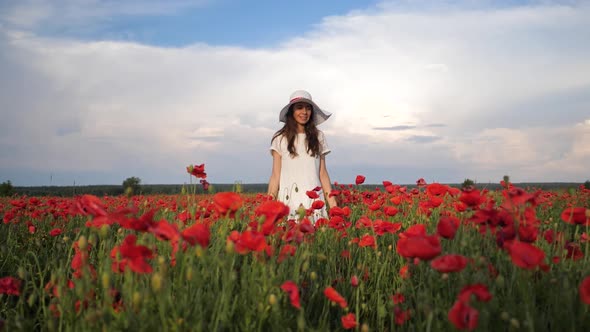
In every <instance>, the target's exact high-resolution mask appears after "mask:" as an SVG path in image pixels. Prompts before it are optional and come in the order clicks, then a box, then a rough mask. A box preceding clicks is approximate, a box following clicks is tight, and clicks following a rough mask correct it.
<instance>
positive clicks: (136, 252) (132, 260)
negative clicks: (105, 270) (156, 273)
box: [111, 234, 154, 273]
mask: <svg viewBox="0 0 590 332" xmlns="http://www.w3.org/2000/svg"><path fill="white" fill-rule="evenodd" d="M135 241H136V237H135V235H134V234H130V235H127V237H126V238H125V240H123V244H121V246H117V247H114V248H113V250H112V251H111V259H112V260H113V264H112V266H111V267H112V270H113V271H114V272H123V271H125V268H126V267H129V268H130V269H131V271H134V272H137V273H151V272H152V267H151V266H150V265H149V264H148V263H147V261H146V260H147V259H150V258H153V257H154V254H153V253H152V251H151V250H150V249H149V248H148V247H146V246H137V245H135ZM117 252H118V253H119V254H120V256H121V259H120V260H118V259H117Z"/></svg>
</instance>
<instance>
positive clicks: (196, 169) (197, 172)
mask: <svg viewBox="0 0 590 332" xmlns="http://www.w3.org/2000/svg"><path fill="white" fill-rule="evenodd" d="M186 171H187V172H188V173H189V174H191V175H194V176H195V177H197V178H202V179H204V178H206V177H207V173H205V164H201V165H190V166H187V167H186Z"/></svg>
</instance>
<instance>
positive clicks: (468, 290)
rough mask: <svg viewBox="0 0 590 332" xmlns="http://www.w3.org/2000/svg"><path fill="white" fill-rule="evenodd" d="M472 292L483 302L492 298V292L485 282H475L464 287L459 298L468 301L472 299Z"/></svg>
mask: <svg viewBox="0 0 590 332" xmlns="http://www.w3.org/2000/svg"><path fill="white" fill-rule="evenodd" d="M472 294H473V295H475V297H476V298H477V300H478V301H481V302H488V301H490V300H491V299H492V294H490V292H489V291H488V287H487V286H486V285H484V284H473V285H468V286H465V287H463V289H461V292H460V293H459V295H458V296H457V298H458V299H459V300H460V301H464V302H466V303H468V302H469V300H471V295H472Z"/></svg>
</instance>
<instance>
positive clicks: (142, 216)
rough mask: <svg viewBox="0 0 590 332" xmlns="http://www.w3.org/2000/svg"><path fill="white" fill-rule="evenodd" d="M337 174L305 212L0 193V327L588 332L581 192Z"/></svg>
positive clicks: (271, 205) (206, 198) (205, 199)
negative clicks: (317, 215) (294, 216)
mask: <svg viewBox="0 0 590 332" xmlns="http://www.w3.org/2000/svg"><path fill="white" fill-rule="evenodd" d="M199 167H201V168H199ZM187 170H188V171H189V173H190V174H192V175H193V176H195V177H197V178H199V179H201V180H200V185H203V186H206V185H208V183H207V182H206V180H205V178H206V175H205V173H204V170H203V169H202V165H201V166H195V167H193V166H190V167H189V168H188V169H187ZM355 180H356V181H355V183H354V184H345V185H342V184H335V185H334V189H333V191H332V192H331V195H334V196H335V197H336V199H337V201H338V204H339V206H338V207H334V208H331V209H329V213H328V216H326V218H321V219H319V220H316V221H315V222H312V221H310V220H309V219H308V218H307V217H306V215H310V214H311V211H306V210H303V209H302V210H301V211H299V212H300V216H299V218H298V220H287V218H286V216H287V215H288V213H289V210H288V208H287V207H286V206H285V205H283V204H282V203H280V202H277V201H274V200H272V199H271V197H268V196H266V195H263V194H238V193H234V192H221V193H216V194H205V195H196V194H194V193H190V190H189V192H188V193H185V194H181V195H153V196H132V197H127V196H105V197H96V196H92V195H82V196H77V197H73V198H63V197H23V196H14V197H9V198H0V217H1V218H2V220H3V223H2V224H0V331H31V330H44V331H55V330H59V331H61V330H66V331H87V330H88V331H95V330H96V331H119V330H141V331H154V330H163V331H338V330H355V331H452V330H480V331H508V330H510V331H512V330H514V331H519V330H523V331H583V330H589V329H590V253H589V241H590V235H589V234H590V233H589V229H588V227H589V225H590V209H589V208H590V190H588V189H585V188H584V187H583V186H580V187H579V188H577V189H576V190H569V191H543V190H536V189H534V188H519V187H516V186H514V185H512V184H511V183H509V182H504V181H502V182H501V184H502V188H503V189H502V190H497V191H488V190H486V189H485V188H483V189H482V188H474V187H467V188H463V189H457V188H451V187H449V186H446V185H442V184H438V183H426V182H425V181H424V180H422V179H420V180H419V181H417V187H416V188H413V189H410V188H407V187H405V186H400V185H396V184H393V183H391V182H389V181H383V186H380V187H378V188H373V189H372V190H369V189H367V188H366V187H361V186H359V185H360V184H362V182H363V181H364V178H363V177H362V176H358V177H357V178H356V179H355ZM318 190H319V188H309V191H307V194H308V196H309V197H310V198H312V199H314V198H315V199H319V198H318V193H317V191H318ZM322 207H323V204H322V203H321V202H320V201H318V202H317V203H314V204H313V206H312V207H311V208H310V209H314V208H322Z"/></svg>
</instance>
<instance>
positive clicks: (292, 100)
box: [289, 97, 303, 103]
mask: <svg viewBox="0 0 590 332" xmlns="http://www.w3.org/2000/svg"><path fill="white" fill-rule="evenodd" d="M299 99H303V97H295V98H293V99H291V100H289V103H292V102H294V101H296V100H299Z"/></svg>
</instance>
